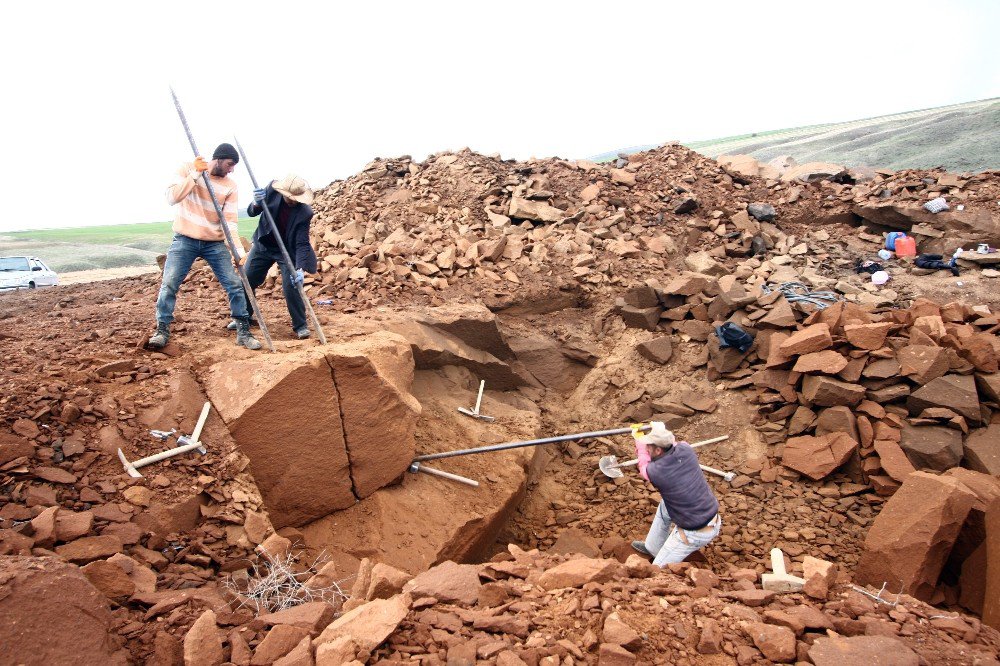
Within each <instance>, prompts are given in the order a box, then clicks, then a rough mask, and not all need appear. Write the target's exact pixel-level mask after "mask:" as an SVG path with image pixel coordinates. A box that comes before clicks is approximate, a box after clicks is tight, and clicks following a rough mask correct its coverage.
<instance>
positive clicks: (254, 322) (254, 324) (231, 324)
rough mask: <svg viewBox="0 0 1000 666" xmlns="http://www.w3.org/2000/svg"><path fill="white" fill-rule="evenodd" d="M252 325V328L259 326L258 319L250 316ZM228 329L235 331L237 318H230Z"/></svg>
mask: <svg viewBox="0 0 1000 666" xmlns="http://www.w3.org/2000/svg"><path fill="white" fill-rule="evenodd" d="M250 327H251V328H257V320H256V319H254V318H253V317H251V318H250ZM226 330H228V331H235V330H236V320H235V319H230V320H229V323H228V324H226Z"/></svg>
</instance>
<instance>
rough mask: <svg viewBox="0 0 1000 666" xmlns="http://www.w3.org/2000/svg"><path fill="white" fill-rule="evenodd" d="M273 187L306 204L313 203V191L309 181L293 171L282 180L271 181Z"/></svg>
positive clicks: (276, 190)
mask: <svg viewBox="0 0 1000 666" xmlns="http://www.w3.org/2000/svg"><path fill="white" fill-rule="evenodd" d="M271 187H273V188H274V191H275V192H281V193H282V194H284V195H285V196H286V197H288V198H289V199H292V200H293V201H298V202H299V203H304V204H311V203H312V202H313V192H312V190H311V189H310V188H309V183H307V182H306V181H305V180H303V179H302V178H299V177H298V176H296V175H295V174H293V173H290V174H288V175H287V176H285V177H284V178H282V179H281V180H276V181H274V182H273V183H271Z"/></svg>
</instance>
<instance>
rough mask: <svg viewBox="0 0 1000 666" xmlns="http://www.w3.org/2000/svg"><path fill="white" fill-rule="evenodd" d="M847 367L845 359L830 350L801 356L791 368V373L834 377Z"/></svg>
mask: <svg viewBox="0 0 1000 666" xmlns="http://www.w3.org/2000/svg"><path fill="white" fill-rule="evenodd" d="M846 367H847V358H846V357H844V356H843V355H841V354H840V353H838V352H835V351H833V350H832V349H824V350H823V351H818V352H812V353H810V354H803V355H802V356H799V358H798V360H796V361H795V365H794V366H792V371H793V372H804V373H808V372H822V373H824V374H827V375H835V374H837V373H838V372H840V371H841V370H843V369H844V368H846Z"/></svg>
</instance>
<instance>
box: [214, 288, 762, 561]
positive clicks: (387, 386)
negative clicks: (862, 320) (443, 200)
mask: <svg viewBox="0 0 1000 666" xmlns="http://www.w3.org/2000/svg"><path fill="white" fill-rule="evenodd" d="M565 297H566V294H556V295H555V297H553V298H552V299H549V300H545V299H538V300H536V302H535V303H534V304H529V305H530V307H529V305H519V307H520V308H522V309H518V310H515V311H514V314H511V312H510V311H506V310H505V311H504V312H503V313H502V314H501V315H500V316H499V317H498V316H497V315H494V314H493V313H492V312H490V311H489V310H487V309H486V308H485V307H483V306H471V305H470V306H465V305H456V306H446V307H443V308H425V309H422V310H419V311H413V312H406V313H397V314H394V315H385V316H384V317H382V318H379V319H377V320H372V319H362V318H355V319H352V318H351V317H349V316H345V317H344V318H342V319H341V320H340V321H339V322H338V326H339V327H340V330H338V331H337V332H336V333H335V334H333V335H331V338H332V339H337V340H345V342H342V343H339V344H332V345H327V346H326V347H323V348H310V349H308V350H304V351H300V352H293V353H284V354H281V355H273V356H272V355H264V356H254V357H252V358H249V359H246V360H240V361H222V362H219V363H215V364H213V365H211V366H210V367H208V368H206V369H205V370H204V371H203V372H202V376H201V381H202V384H203V386H204V388H205V392H206V394H207V396H208V397H209V399H210V400H211V401H212V402H213V404H214V405H215V407H216V409H217V410H218V412H219V414H220V415H221V416H222V419H223V421H224V422H225V424H226V427H227V428H228V430H229V433H230V434H231V436H232V438H233V440H234V442H235V444H236V446H238V448H239V449H240V450H241V451H242V452H243V453H244V454H245V455H246V456H247V458H249V471H250V473H251V474H252V475H253V478H254V481H255V483H256V486H257V489H258V490H259V491H260V495H261V497H262V499H263V508H264V509H265V510H266V511H267V514H268V516H269V518H270V521H271V524H272V525H273V527H274V528H275V529H276V530H277V531H278V533H279V534H280V535H282V536H285V537H286V538H289V539H290V540H291V541H292V542H293V543H298V544H299V545H300V546H302V547H304V549H305V550H306V551H308V555H307V556H309V557H315V556H317V555H319V554H320V553H322V554H323V557H325V558H327V559H330V560H332V561H333V562H335V563H336V564H337V565H338V569H340V570H343V571H348V572H350V571H354V570H355V569H356V568H357V565H358V563H359V562H360V560H361V559H363V558H366V557H367V558H372V559H375V560H378V561H382V562H385V563H387V564H390V565H392V566H395V567H397V568H400V569H403V570H406V571H409V572H411V573H417V572H419V571H422V570H424V569H427V568H429V567H430V566H433V565H434V564H435V563H438V562H441V561H444V560H455V561H460V562H475V561H482V560H484V559H487V558H489V557H490V556H492V555H493V554H495V553H496V552H498V551H499V550H502V549H504V548H505V546H506V544H507V543H508V542H516V543H519V544H528V545H539V546H543V547H551V546H552V545H553V542H554V540H555V537H556V536H557V535H558V534H560V533H562V532H563V531H564V528H567V527H576V526H577V525H579V526H581V527H585V528H589V529H588V530H587V531H589V533H590V538H593V539H598V540H599V539H600V538H602V536H604V534H603V533H605V532H606V533H607V534H613V535H616V536H622V537H624V536H626V535H628V534H629V533H630V532H635V531H636V530H641V529H644V527H643V525H644V524H645V521H646V518H647V517H648V516H647V515H646V511H645V508H644V507H645V500H640V501H639V502H638V505H636V503H635V502H634V500H633V498H634V496H635V493H642V492H643V489H642V488H640V487H639V485H641V484H638V485H636V486H635V487H634V488H631V487H627V488H623V489H622V492H620V493H618V494H617V495H615V488H616V487H617V486H616V484H614V483H611V482H610V481H609V480H608V479H605V478H603V477H599V476H596V474H598V473H597V471H596V469H597V468H596V459H597V458H598V457H599V456H600V455H603V454H606V453H616V454H619V455H622V454H627V453H629V452H628V451H627V448H628V443H627V442H626V441H624V440H623V441H615V442H612V441H610V440H604V441H590V442H580V443H571V444H564V445H557V446H544V447H531V448H521V449H513V450H509V451H502V452H493V453H489V454H477V455H469V456H461V457H454V458H448V459H441V460H436V461H433V462H431V463H429V464H430V466H431V467H433V468H436V469H440V470H443V471H447V472H451V473H454V474H459V475H461V476H464V477H468V478H472V479H475V480H477V481H478V482H479V483H480V485H479V487H478V488H471V487H469V486H466V485H462V484H459V483H456V482H454V481H450V480H446V479H441V478H437V477H433V476H429V475H425V474H412V473H408V472H407V471H406V470H407V468H408V467H409V464H410V461H412V460H413V458H414V456H415V455H420V454H425V453H435V452H441V451H449V450H456V449H464V448H471V447H475V446H481V445H488V444H497V443H502V442H510V441H518V440H525V439H534V438H537V437H543V436H548V435H552V434H557V433H567V432H582V431H587V430H596V429H602V428H605V427H613V426H614V425H615V424H619V423H621V418H622V413H621V407H620V405H621V401H620V396H619V394H621V393H622V391H623V390H622V387H625V386H637V385H645V386H646V387H648V388H649V389H650V390H653V391H655V390H656V389H657V387H659V388H660V393H663V394H666V393H668V392H671V391H673V390H676V388H677V386H678V385H679V383H680V382H681V381H688V380H689V378H687V377H684V373H683V370H681V369H679V368H673V369H670V370H669V371H668V370H663V371H661V372H658V373H657V375H656V379H655V381H651V380H652V378H651V377H649V376H644V375H643V371H642V369H641V368H639V367H636V364H635V344H636V339H635V336H636V335H637V334H638V335H639V336H640V337H641V336H642V334H641V333H637V332H627V333H626V332H616V334H615V335H613V336H611V337H610V338H608V343H607V344H604V345H602V346H600V347H599V345H598V340H599V339H600V338H601V337H602V334H601V331H602V330H603V327H602V326H597V327H596V328H595V314H596V313H597V311H595V310H594V309H579V308H575V307H574V308H565V307H561V306H562V305H563V304H564V303H569V302H570V301H565ZM572 303H573V304H578V299H577V298H575V297H574V298H573V299H572ZM525 307H527V308H528V309H529V310H531V311H524V310H523V308H525ZM598 319H601V318H600V317H599V318H598ZM501 320H502V323H501ZM689 346H690V347H691V349H685V351H684V354H685V355H687V356H693V354H694V350H695V348H698V349H700V348H701V347H702V345H700V344H698V343H692V344H690V345H689ZM678 353H680V352H678ZM480 379H485V380H486V382H487V391H486V393H485V395H484V398H483V403H482V406H481V411H482V412H483V413H484V414H488V415H490V416H493V417H495V421H493V422H484V421H480V420H475V419H472V418H469V417H467V416H465V415H463V414H461V413H460V412H459V411H458V408H459V407H466V408H469V407H472V406H473V405H474V404H475V400H476V392H477V389H478V386H479V380H480ZM661 385H662V386H661ZM708 390H711V389H710V387H709V389H708ZM636 416H637V417H638V416H639V415H636ZM745 416H747V415H745ZM710 427H711V428H712V430H711V431H706V432H705V433H700V432H694V431H692V435H699V436H701V435H703V436H704V437H708V436H713V435H717V434H719V433H718V432H716V430H719V428H718V427H717V426H710ZM720 432H721V430H720ZM751 432H752V431H751ZM740 446H741V447H742V448H745V449H749V448H750V447H751V446H752V443H741V444H740ZM581 456H585V457H584V458H581ZM598 493H599V494H600V495H601V496H602V497H604V496H606V498H607V501H608V504H607V507H605V506H603V505H600V504H598V505H597V506H596V507H594V506H591V507H590V508H585V506H584V505H586V504H592V503H593V502H592V500H593V499H594V495H595V494H598ZM629 502H631V503H632V505H635V506H632V508H631V509H630V510H629V513H628V516H629V520H628V521H627V522H623V521H621V520H620V521H619V522H617V523H616V522H613V521H611V522H607V523H606V524H605V523H604V522H602V521H600V520H597V521H596V522H594V521H590V520H588V519H586V517H585V514H586V513H587V512H591V511H594V510H597V511H598V513H600V514H601V515H603V514H604V513H607V512H606V511H605V509H606V508H609V507H619V506H624V505H625V504H628V503H629ZM611 510H612V511H614V509H611ZM621 511H622V512H624V508H622V509H621ZM619 515H620V516H624V515H625V514H624V513H619ZM581 517H583V518H584V520H582V521H581V522H579V523H577V521H578V520H580V518H581Z"/></svg>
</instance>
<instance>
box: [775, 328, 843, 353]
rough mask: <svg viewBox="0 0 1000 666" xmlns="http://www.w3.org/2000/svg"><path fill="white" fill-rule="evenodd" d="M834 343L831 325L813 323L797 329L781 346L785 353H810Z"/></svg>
mask: <svg viewBox="0 0 1000 666" xmlns="http://www.w3.org/2000/svg"><path fill="white" fill-rule="evenodd" d="M832 344H833V338H832V337H831V336H830V327H829V326H827V325H826V324H813V325H812V326H807V327H805V328H803V329H802V330H800V331H795V332H794V333H792V335H791V336H789V338H788V339H787V340H785V341H784V342H782V343H781V346H780V347H779V349H780V351H781V352H782V353H783V354H809V353H811V352H818V351H821V350H823V349H826V348H827V347H829V346H830V345H832Z"/></svg>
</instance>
